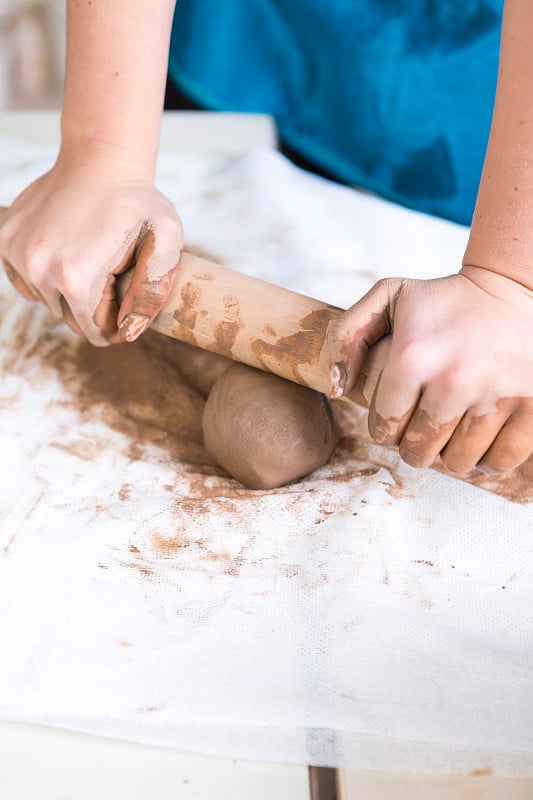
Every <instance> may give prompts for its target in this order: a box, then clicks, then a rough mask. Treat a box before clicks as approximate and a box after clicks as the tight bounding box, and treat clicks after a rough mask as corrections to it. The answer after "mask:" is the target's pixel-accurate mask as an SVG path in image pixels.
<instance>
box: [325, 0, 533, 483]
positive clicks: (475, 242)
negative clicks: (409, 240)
mask: <svg viewBox="0 0 533 800" xmlns="http://www.w3.org/2000/svg"><path fill="white" fill-rule="evenodd" d="M532 40H533V5H532V4H531V3H530V2H528V0H507V2H506V4H505V12H504V22H503V30H502V44H501V53H500V69H499V75H498V88H497V94H496V102H495V107H494V114H493V122H492V127H491V133H490V139H489V144H488V149H487V153H486V159H485V164H484V168H483V174H482V179H481V183H480V187H479V193H478V199H477V204H476V209H475V213H474V218H473V221H472V229H471V233H470V239H469V242H468V246H467V249H466V252H465V256H464V260H463V265H462V268H461V270H460V272H459V273H458V274H455V275H450V276H448V277H446V278H442V279H439V280H431V281H415V280H408V279H402V278H389V279H386V280H384V281H380V282H379V283H377V284H376V285H375V286H374V287H373V288H372V289H371V290H370V292H368V294H366V295H365V296H364V297H363V298H362V299H361V300H360V301H359V302H357V303H356V304H355V305H354V306H352V308H351V309H349V310H348V311H347V313H346V314H345V315H344V317H343V318H342V319H341V320H340V321H339V322H338V323H337V324H336V325H334V326H333V327H332V330H331V333H330V337H329V345H330V353H331V358H332V362H333V363H334V367H333V368H332V371H331V394H332V396H333V397H339V396H341V395H342V394H343V393H345V394H349V392H350V391H351V390H352V389H353V387H354V385H355V382H356V380H357V376H358V374H359V371H360V368H361V364H362V361H363V358H364V355H365V353H366V351H367V350H368V348H369V347H370V346H371V345H372V344H374V343H375V342H376V341H378V339H380V338H381V337H382V336H383V335H385V334H388V333H391V334H392V346H391V351H390V356H389V360H388V363H387V365H386V366H385V368H384V370H383V373H382V375H381V378H380V381H379V383H378V386H377V388H376V390H375V393H374V396H373V399H372V404H371V408H370V413H369V430H370V433H371V435H372V437H373V438H374V439H375V441H377V442H379V443H381V444H386V445H398V446H399V450H400V454H401V456H402V458H403V459H404V460H405V461H406V462H407V463H408V464H410V465H412V466H415V467H427V466H429V465H431V464H432V463H433V462H434V461H435V460H436V459H437V458H438V457H439V454H440V457H441V459H442V461H443V462H444V464H445V465H446V466H447V467H448V468H449V469H450V470H452V471H453V472H456V473H459V474H466V473H468V472H470V471H471V470H473V469H474V468H477V469H478V470H481V471H482V472H486V473H489V474H502V473H505V472H508V471H510V470H512V469H514V468H515V467H517V466H519V465H520V464H522V463H523V462H524V461H525V460H526V459H528V458H529V456H530V455H531V454H532V452H533V349H532V347H531V341H532V340H531V331H532V330H533V328H532V327H531V326H532V324H533V268H532V263H531V262H532V259H533V226H532V225H531V217H532V214H533V80H532V78H533V50H532V49H531V41H532Z"/></svg>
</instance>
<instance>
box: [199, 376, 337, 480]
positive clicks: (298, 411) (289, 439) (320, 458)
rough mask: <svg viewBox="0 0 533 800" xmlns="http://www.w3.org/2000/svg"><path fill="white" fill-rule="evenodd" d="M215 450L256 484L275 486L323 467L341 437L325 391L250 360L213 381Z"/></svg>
mask: <svg viewBox="0 0 533 800" xmlns="http://www.w3.org/2000/svg"><path fill="white" fill-rule="evenodd" d="M203 430H204V443H205V447H206V450H207V452H208V453H209V455H210V456H211V457H212V458H213V459H214V460H215V461H216V462H217V463H218V464H219V465H220V466H222V467H223V468H224V469H225V470H226V471H227V472H229V474H230V475H232V476H233V477H234V478H237V480H239V481H241V483H243V484H244V485H245V486H248V487H250V488H252V489H273V488H277V487H279V486H283V485H284V484H286V483H288V482H289V481H292V480H295V479H296V478H301V477H303V476H304V475H307V474H308V473H309V472H312V471H313V470H314V469H317V467H320V466H322V464H324V463H325V462H326V461H327V460H328V459H329V458H330V456H331V454H332V453H333V451H334V449H335V446H336V444H337V442H338V440H339V426H338V423H337V419H336V417H335V414H334V413H333V410H332V408H331V406H330V404H329V402H328V401H327V399H326V398H325V397H324V395H323V394H320V392H315V391H313V390H311V389H305V388H304V387H302V386H298V385H297V384H294V383H291V382H290V381H286V380H284V379H283V378H278V377H277V376H276V375H271V374H268V373H264V372H260V371H259V370H256V369H253V368H252V367H247V366H245V365H244V364H234V365H233V366H231V367H229V369H227V370H226V371H225V372H224V373H223V374H222V375H221V377H220V378H219V379H218V380H217V381H216V383H215V385H214V386H213V388H212V390H211V393H210V395H209V398H208V400H207V403H206V406H205V410H204V416H203Z"/></svg>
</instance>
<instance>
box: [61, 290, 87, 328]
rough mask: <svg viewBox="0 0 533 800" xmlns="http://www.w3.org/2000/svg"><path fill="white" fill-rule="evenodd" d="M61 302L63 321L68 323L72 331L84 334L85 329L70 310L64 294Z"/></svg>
mask: <svg viewBox="0 0 533 800" xmlns="http://www.w3.org/2000/svg"><path fill="white" fill-rule="evenodd" d="M60 304H61V316H62V318H63V321H64V322H66V323H67V325H68V326H69V328H70V329H71V331H73V332H74V333H76V334H78V336H83V331H82V329H81V328H80V326H79V325H78V323H77V322H76V319H75V317H74V314H73V313H72V311H71V310H70V306H69V304H68V303H67V301H66V300H65V298H64V297H63V295H60Z"/></svg>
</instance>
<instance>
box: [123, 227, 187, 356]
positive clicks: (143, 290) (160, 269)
mask: <svg viewBox="0 0 533 800" xmlns="http://www.w3.org/2000/svg"><path fill="white" fill-rule="evenodd" d="M181 248H182V233H181V227H180V226H177V225H176V224H175V223H174V222H173V223H172V224H171V225H167V226H165V225H160V226H159V227H158V228H156V227H155V226H152V225H151V224H150V223H146V224H145V225H144V227H143V230H142V231H141V233H140V234H139V242H138V247H137V250H136V253H135V271H134V273H133V279H132V281H131V284H130V286H129V288H128V290H127V292H126V294H125V296H124V298H123V300H122V303H121V305H120V311H119V319H118V329H119V334H120V336H121V337H122V339H124V340H125V341H127V342H133V341H135V339H137V338H138V337H139V336H140V335H141V334H142V333H143V332H144V331H145V330H146V328H147V327H148V326H149V325H150V323H151V322H152V320H153V319H154V318H155V317H156V316H157V314H158V313H159V311H160V310H161V308H162V306H163V305H164V303H165V301H166V299H167V298H168V295H169V293H170V290H171V288H172V284H173V283H174V280H175V278H176V275H177V271H178V264H179V260H180V257H181Z"/></svg>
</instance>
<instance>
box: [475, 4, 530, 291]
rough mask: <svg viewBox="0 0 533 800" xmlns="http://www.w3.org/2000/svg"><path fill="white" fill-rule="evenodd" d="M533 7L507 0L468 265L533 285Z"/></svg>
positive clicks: (526, 284) (528, 285) (525, 284)
mask: <svg viewBox="0 0 533 800" xmlns="http://www.w3.org/2000/svg"><path fill="white" fill-rule="evenodd" d="M532 42H533V5H532V4H531V2H528V0H507V2H506V4H505V12H504V18H503V27H502V38H501V50H500V67H499V75H498V88H497V91H496V102H495V104H494V114H493V119H492V127H491V132H490V138H489V143H488V147H487V153H486V156H485V164H484V167H483V174H482V177H481V183H480V186H479V193H478V198H477V203H476V209H475V212H474V217H473V220H472V229H471V233H470V240H469V242H468V246H467V248H466V253H465V257H464V261H463V264H464V266H473V267H481V268H483V269H485V270H491V271H492V272H496V273H499V274H500V275H506V276H507V277H509V278H512V279H513V280H515V281H518V282H519V283H521V284H523V285H524V286H526V287H528V288H529V289H533V47H532Z"/></svg>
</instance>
